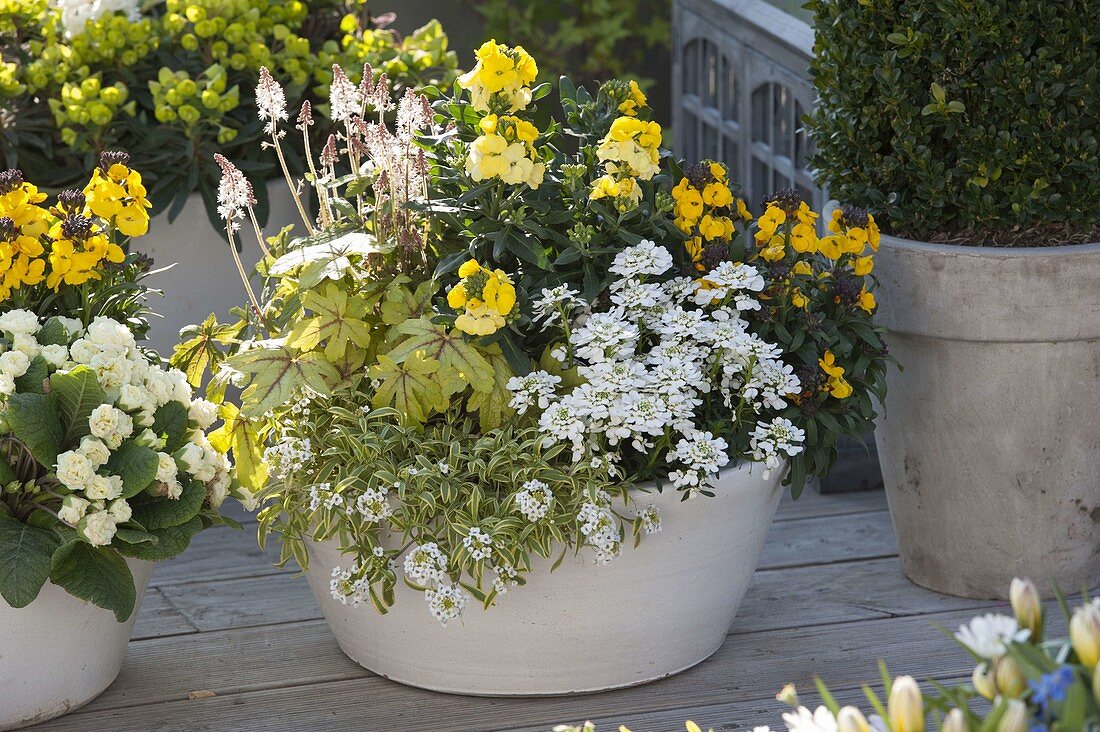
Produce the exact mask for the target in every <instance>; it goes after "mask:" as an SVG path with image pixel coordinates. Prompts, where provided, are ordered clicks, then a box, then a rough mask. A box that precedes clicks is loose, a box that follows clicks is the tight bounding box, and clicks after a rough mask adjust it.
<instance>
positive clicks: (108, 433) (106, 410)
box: [88, 404, 134, 450]
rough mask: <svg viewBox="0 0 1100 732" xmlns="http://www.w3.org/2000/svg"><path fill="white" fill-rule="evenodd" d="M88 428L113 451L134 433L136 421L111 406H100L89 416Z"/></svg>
mask: <svg viewBox="0 0 1100 732" xmlns="http://www.w3.org/2000/svg"><path fill="white" fill-rule="evenodd" d="M88 428H89V429H90V430H91V432H92V434H93V435H95V436H96V437H98V438H99V439H101V440H103V441H104V442H105V443H106V444H107V446H108V447H110V448H111V449H112V450H113V449H117V448H118V447H119V446H120V445H121V444H122V441H123V440H124V439H125V438H127V437H129V436H130V433H132V432H133V430H134V421H133V419H131V417H130V415H128V414H126V412H123V411H122V410H121V409H118V408H116V407H113V406H111V405H110V404H100V405H99V406H98V407H96V408H95V409H93V410H92V413H91V414H90V415H89V416H88Z"/></svg>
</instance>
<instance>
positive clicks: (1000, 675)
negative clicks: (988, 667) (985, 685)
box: [993, 656, 1027, 699]
mask: <svg viewBox="0 0 1100 732" xmlns="http://www.w3.org/2000/svg"><path fill="white" fill-rule="evenodd" d="M993 669H994V670H993V675H994V678H995V679H996V682H997V690H998V691H999V692H1000V693H1001V695H1002V696H1007V697H1011V698H1013V699H1014V698H1016V697H1019V696H1021V695H1023V693H1024V691H1025V690H1026V689H1027V679H1026V678H1024V673H1023V671H1021V670H1020V664H1018V663H1016V659H1014V658H1012V657H1011V656H1003V657H1001V658H998V659H997V660H996V661H994V662H993Z"/></svg>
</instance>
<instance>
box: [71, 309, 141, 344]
mask: <svg viewBox="0 0 1100 732" xmlns="http://www.w3.org/2000/svg"><path fill="white" fill-rule="evenodd" d="M84 338H85V340H87V341H89V342H90V343H93V344H95V345H97V346H119V347H121V348H135V347H136V346H137V342H136V341H135V340H134V334H133V331H131V330H130V329H129V328H127V327H126V326H125V325H123V324H122V323H120V322H118V321H117V320H112V319H110V318H107V317H104V316H102V315H97V316H96V317H95V318H94V319H93V320H92V322H91V324H90V325H89V326H88V331H87V333H85V335H84Z"/></svg>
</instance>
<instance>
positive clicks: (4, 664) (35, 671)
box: [0, 560, 153, 730]
mask: <svg viewBox="0 0 1100 732" xmlns="http://www.w3.org/2000/svg"><path fill="white" fill-rule="evenodd" d="M128 564H129V565H130V571H131V573H132V574H133V576H134V585H135V586H136V588H137V603H136V605H135V606H134V612H133V613H131V614H130V617H129V619H128V620H127V621H126V622H125V623H120V622H118V621H117V620H115V616H114V613H112V612H111V611H110V610H104V609H103V608H99V607H96V606H95V605H93V604H91V603H90V602H85V601H84V600H78V599H77V598H75V597H73V596H72V595H70V594H69V593H67V592H65V590H63V589H61V588H60V587H57V586H56V585H54V584H51V583H49V582H47V583H46V584H45V585H44V586H43V587H42V591H41V592H40V593H39V595H38V597H37V598H35V600H34V602H32V603H31V604H30V605H27V606H26V607H24V608H20V609H18V610H17V609H14V608H12V607H11V606H10V605H8V604H7V603H6V602H4V600H3V599H0V730H8V729H19V728H20V727H26V726H28V725H32V724H37V723H38V722H43V721H45V720H47V719H52V718H54V717H58V716H60V715H62V714H65V713H66V712H71V711H72V710H74V709H76V708H78V707H81V706H83V705H85V704H87V703H88V702H90V701H91V700H92V699H95V698H96V697H97V696H99V695H100V694H102V693H103V692H104V690H106V688H107V687H108V686H110V685H111V683H112V682H113V681H114V680H115V677H116V676H118V672H119V670H120V669H121V668H122V657H123V656H124V655H125V654H126V645H127V643H129V641H130V631H131V630H132V629H133V627H134V619H135V618H137V614H138V610H140V608H141V598H142V596H144V594H145V589H146V588H147V587H148V586H149V577H150V576H151V575H152V574H153V563H152V562H143V561H138V560H129V561H128Z"/></svg>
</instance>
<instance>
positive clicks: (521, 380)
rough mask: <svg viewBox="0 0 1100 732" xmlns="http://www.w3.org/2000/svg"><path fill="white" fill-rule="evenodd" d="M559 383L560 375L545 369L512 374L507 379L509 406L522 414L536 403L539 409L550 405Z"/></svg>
mask: <svg viewBox="0 0 1100 732" xmlns="http://www.w3.org/2000/svg"><path fill="white" fill-rule="evenodd" d="M560 383H561V377H560V376H554V375H553V374H549V373H547V372H545V371H532V372H531V373H529V374H527V375H526V376H513V377H512V378H510V379H508V391H510V392H512V401H511V403H510V405H509V406H511V407H512V409H514V410H516V412H517V413H518V414H523V413H525V412H526V411H527V410H528V409H529V408H530V407H532V406H536V405H537V406H538V408H539V409H546V408H547V407H549V406H550V400H551V399H552V398H553V397H554V392H555V390H556V388H557V385H558V384H560Z"/></svg>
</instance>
